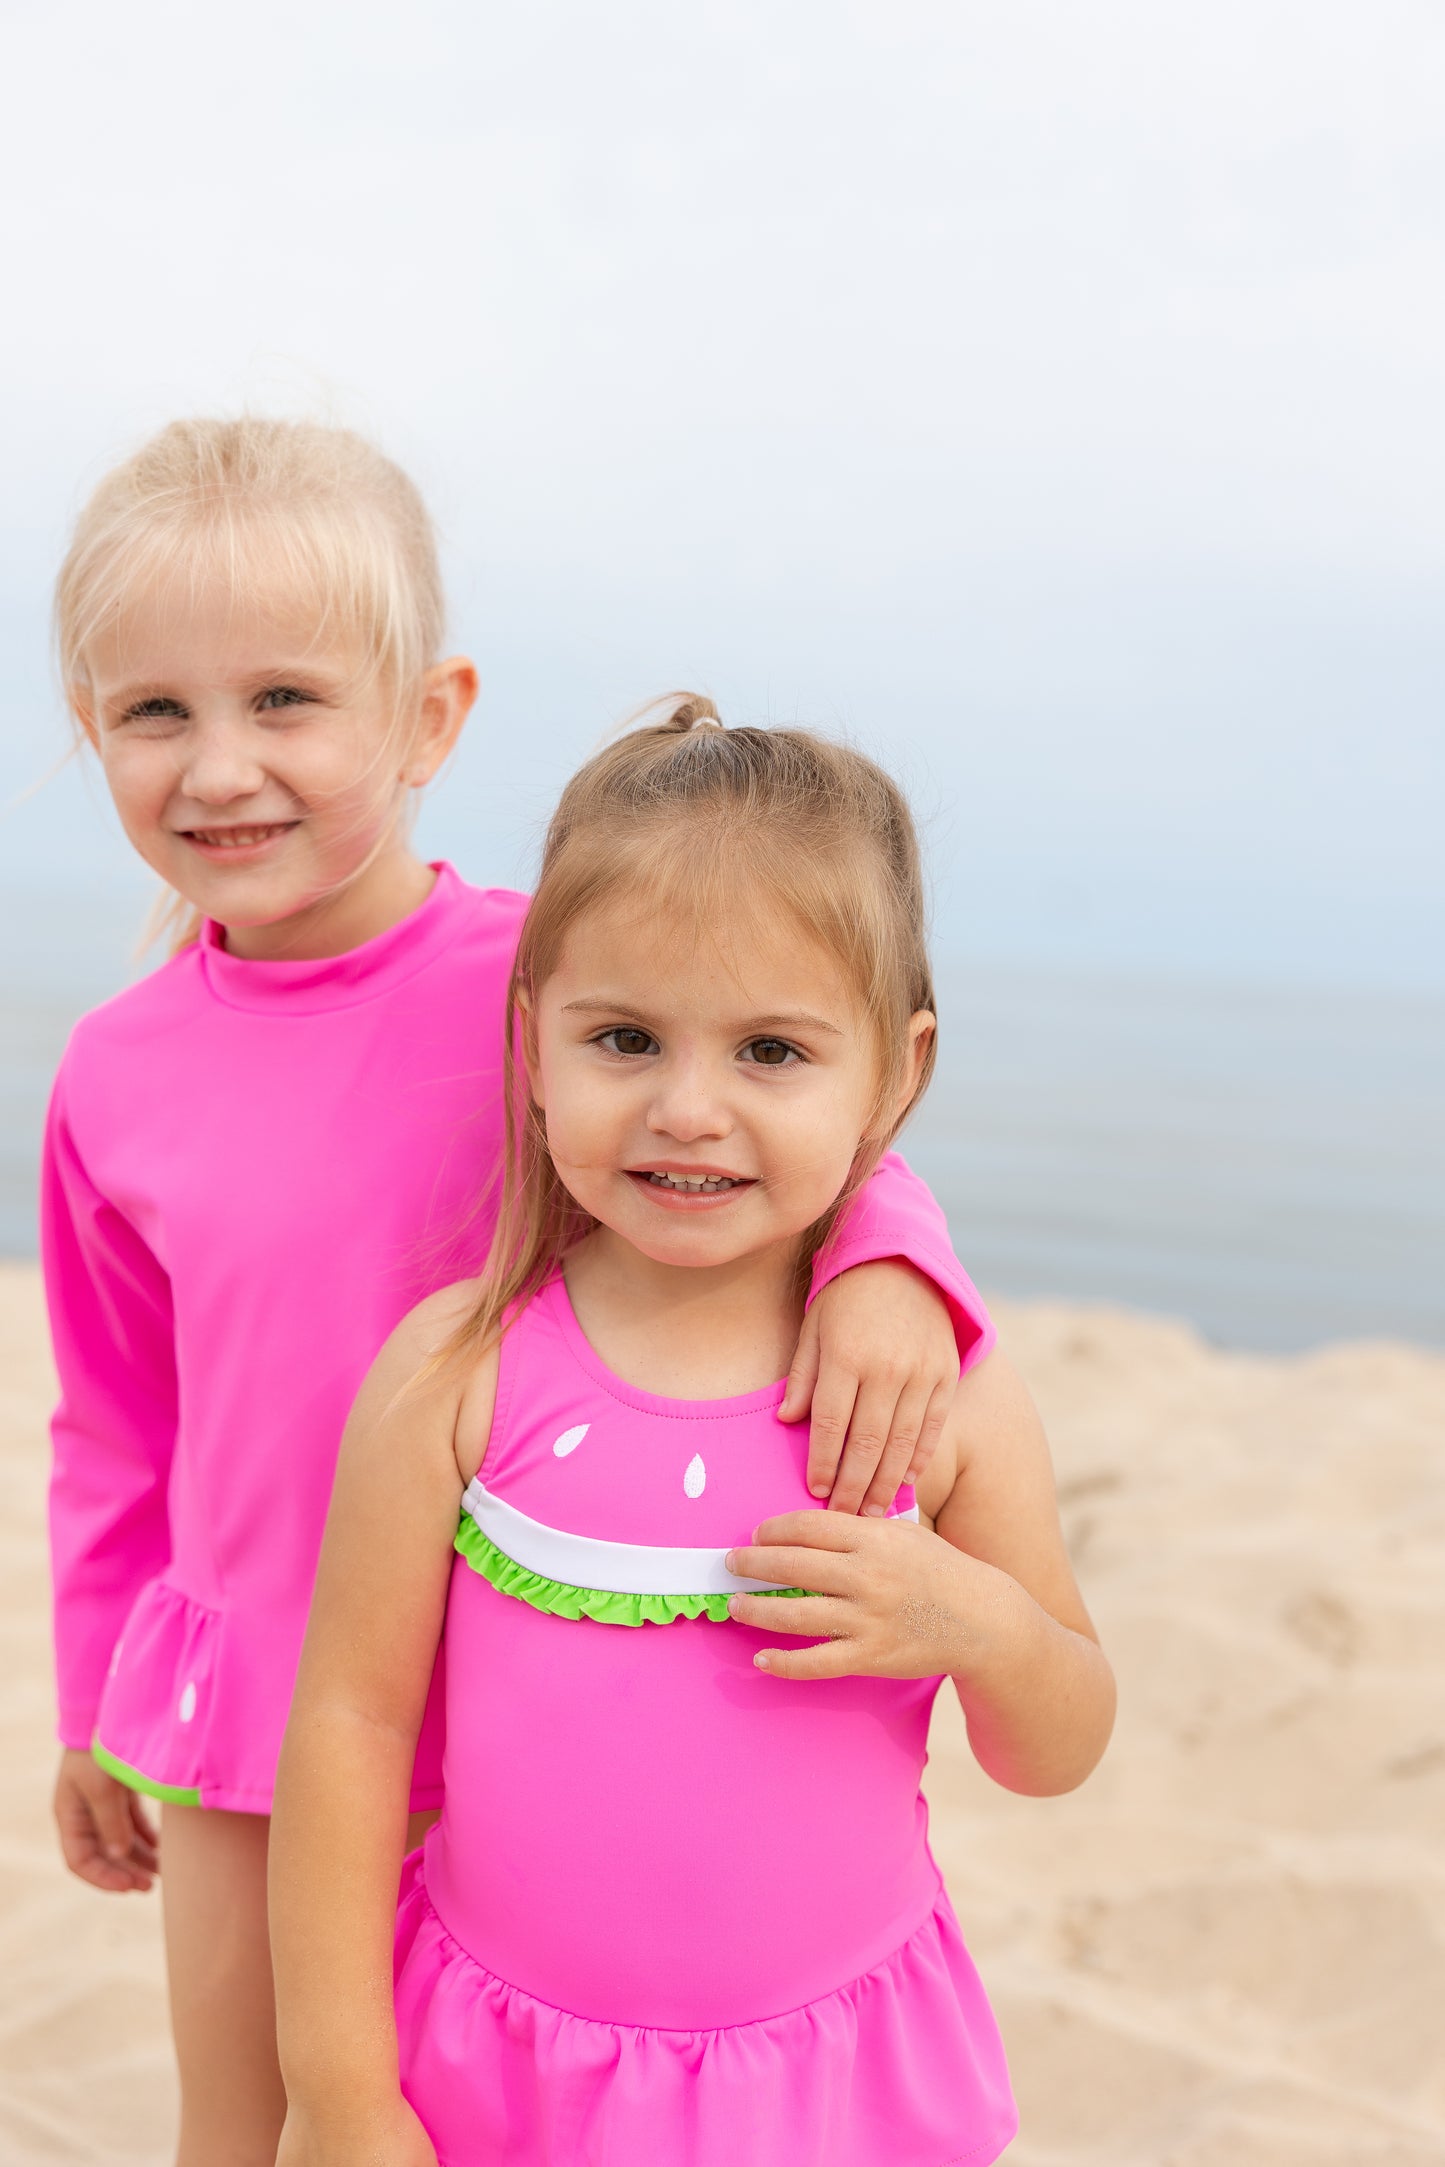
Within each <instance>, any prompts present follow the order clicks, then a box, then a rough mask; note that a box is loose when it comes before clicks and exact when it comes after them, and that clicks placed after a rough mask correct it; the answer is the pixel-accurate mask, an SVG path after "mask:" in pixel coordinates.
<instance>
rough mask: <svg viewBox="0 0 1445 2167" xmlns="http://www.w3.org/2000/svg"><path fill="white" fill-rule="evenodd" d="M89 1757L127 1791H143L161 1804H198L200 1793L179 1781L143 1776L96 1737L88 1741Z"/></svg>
mask: <svg viewBox="0 0 1445 2167" xmlns="http://www.w3.org/2000/svg"><path fill="white" fill-rule="evenodd" d="M90 1757H91V1759H92V1760H93V1761H94V1762H95V1763H96V1765H97V1767H99V1768H103V1769H104V1770H105V1772H106V1774H107V1775H108V1776H114V1777H115V1780H116V1782H117V1783H123V1784H124V1785H125V1787H126V1789H127V1790H129V1791H144V1793H145V1795H146V1797H147V1798H158V1799H159V1800H160V1801H161V1804H162V1805H163V1806H199V1804H200V1803H201V1794H200V1792H199V1791H198V1790H192V1789H190V1788H189V1787H188V1786H187V1785H185V1784H181V1783H157V1782H156V1779H155V1777H154V1776H144V1775H142V1774H141V1772H140V1770H139V1769H138V1768H132V1767H131V1765H130V1763H129V1761H123V1760H121V1759H120V1757H119V1756H118V1755H117V1754H114V1753H112V1752H111V1750H110V1748H109V1747H108V1746H103V1745H102V1744H101V1742H100V1740H99V1739H98V1738H93V1739H92V1740H91V1742H90Z"/></svg>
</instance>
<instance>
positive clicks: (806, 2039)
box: [398, 1280, 1013, 2167]
mask: <svg viewBox="0 0 1445 2167" xmlns="http://www.w3.org/2000/svg"><path fill="white" fill-rule="evenodd" d="M781 1397H782V1387H781V1386H780V1385H779V1386H770V1387H769V1388H767V1389H766V1390H764V1391H761V1392H754V1393H750V1394H747V1395H745V1396H743V1397H740V1398H736V1399H729V1400H719V1401H712V1402H697V1401H679V1400H668V1399H661V1398H658V1397H656V1396H655V1395H653V1394H650V1393H646V1392H642V1391H639V1390H637V1389H636V1388H635V1387H633V1386H631V1385H629V1384H627V1383H625V1382H624V1381H623V1380H622V1379H620V1378H618V1377H616V1376H614V1375H613V1374H612V1372H611V1371H609V1370H608V1369H607V1368H606V1366H605V1365H604V1364H603V1363H602V1362H601V1361H600V1360H599V1359H598V1357H597V1355H596V1354H595V1353H594V1351H593V1350H592V1348H591V1347H590V1346H589V1345H588V1343H587V1341H586V1340H585V1338H584V1337H583V1335H582V1333H581V1331H580V1330H579V1328H578V1326H577V1323H576V1320H575V1318H574V1316H573V1314H572V1311H571V1306H570V1303H569V1302H568V1300H567V1296H566V1292H565V1289H564V1288H563V1286H562V1284H561V1282H560V1280H559V1281H554V1282H553V1283H552V1285H551V1286H550V1287H548V1288H547V1289H545V1290H544V1292H543V1293H542V1294H541V1295H540V1296H539V1297H538V1299H537V1301H536V1302H535V1303H533V1304H532V1305H531V1307H530V1308H529V1309H528V1310H527V1311H525V1312H524V1313H523V1315H522V1316H521V1317H520V1318H519V1319H518V1321H517V1322H516V1323H515V1324H514V1325H513V1327H512V1329H511V1330H510V1332H509V1333H508V1335H507V1338H506V1339H505V1341H504V1343H503V1359H502V1372H501V1378H500V1382H499V1390H498V1400H497V1411H496V1415H495V1417H494V1421H493V1426H492V1439H491V1442H490V1444H489V1446H488V1449H487V1456H486V1459H485V1461H484V1463H483V1467H482V1473H481V1480H482V1482H483V1484H484V1485H485V1487H486V1488H487V1490H488V1491H490V1492H491V1493H492V1494H493V1495H494V1496H497V1497H500V1498H502V1499H504V1500H505V1501H506V1502H507V1503H508V1504H509V1505H512V1506H514V1507H516V1508H517V1509H518V1510H520V1511H522V1512H524V1513H526V1514H527V1515H528V1516H529V1517H530V1518H531V1519H533V1520H540V1521H543V1522H545V1523H546V1524H547V1525H548V1526H551V1527H555V1528H561V1529H565V1530H567V1531H568V1532H570V1533H573V1534H577V1535H586V1536H591V1537H593V1538H596V1539H602V1540H606V1541H611V1542H631V1543H645V1544H653V1545H657V1544H662V1545H666V1546H669V1547H672V1546H682V1547H688V1548H692V1547H707V1548H712V1547H724V1546H726V1545H729V1544H731V1543H735V1542H740V1541H743V1540H745V1539H746V1538H747V1537H748V1536H749V1534H750V1533H751V1530H752V1529H753V1528H754V1527H755V1526H756V1524H757V1522H758V1521H759V1520H760V1519H762V1518H764V1517H766V1516H767V1515H768V1514H770V1513H774V1512H787V1511H793V1510H798V1509H803V1510H807V1509H815V1508H814V1507H813V1503H812V1500H811V1499H810V1498H809V1496H808V1492H807V1488H806V1482H805V1474H806V1467H807V1438H806V1435H805V1434H804V1433H803V1432H801V1431H800V1430H799V1429H797V1428H796V1427H790V1426H788V1425H785V1424H783V1423H781V1422H780V1421H779V1420H778V1419H777V1412H776V1410H777V1407H778V1405H779V1403H780V1400H781ZM584 1425H585V1431H584V1434H583V1435H582V1437H581V1440H580V1442H576V1443H573V1442H571V1440H572V1439H573V1438H575V1436H576V1432H577V1431H578V1430H579V1429H580V1428H582V1427H583V1426H584ZM562 1438H566V1439H568V1442H569V1449H568V1450H567V1451H566V1452H565V1453H563V1454H561V1455H559V1454H558V1453H557V1452H556V1451H555V1449H554V1447H555V1444H556V1442H557V1440H558V1439H562ZM689 1470H691V1479H690V1480H689V1481H686V1482H685V1480H684V1477H685V1476H686V1475H688V1473H689ZM899 1502H900V1509H901V1508H902V1507H903V1506H906V1505H907V1504H908V1503H909V1502H910V1499H909V1498H908V1496H907V1494H906V1493H905V1494H904V1495H903V1496H902V1497H901V1498H900V1501H899ZM678 1592H685V1591H684V1590H679V1591H678ZM766 1640H767V1636H766V1635H765V1634H760V1633H757V1632H755V1631H752V1630H751V1629H748V1628H745V1627H743V1626H740V1625H735V1624H733V1623H732V1622H730V1621H721V1622H714V1621H712V1620H709V1619H706V1618H701V1619H686V1618H684V1619H677V1620H674V1621H673V1622H671V1623H669V1624H646V1625H642V1626H637V1627H632V1626H624V1625H603V1624H598V1623H595V1622H594V1621H593V1620H591V1619H587V1618H583V1619H568V1618H564V1617H558V1616H553V1615H550V1614H547V1613H544V1612H542V1611H539V1610H536V1609H534V1608H533V1607H531V1606H530V1605H529V1604H527V1603H525V1602H523V1601H520V1600H517V1599H515V1598H513V1597H511V1596H507V1595H504V1594H501V1593H499V1592H498V1591H497V1590H496V1589H495V1588H493V1587H492V1586H491V1585H490V1583H489V1582H488V1581H487V1580H485V1579H484V1578H483V1577H482V1576H481V1575H480V1574H479V1573H477V1572H476V1571H475V1570H474V1569H473V1567H472V1566H471V1565H470V1564H469V1563H468V1562H467V1560H466V1559H465V1558H462V1557H459V1558H458V1559H457V1561H456V1563H455V1565H454V1568H453V1573H452V1585H451V1593H450V1598H449V1602H448V1609H447V1620H446V1634H445V1650H446V1676H447V1750H446V1799H445V1804H444V1806H443V1810H442V1818H441V1821H440V1823H439V1824H438V1826H437V1828H436V1829H435V1830H434V1831H433V1833H432V1835H431V1837H430V1838H429V1840H428V1843H427V1846H426V1850H425V1853H424V1865H423V1867H422V1868H421V1869H420V1872H419V1879H418V1885H417V1886H416V1887H415V1888H414V1889H413V1891H412V1894H411V1896H410V1897H409V1898H408V1901H407V1904H406V1906H404V1908H403V1915H402V1925H401V1940H400V1944H399V1958H398V1961H399V1972H398V1993H399V2008H400V2010H401V2012H402V2076H403V2083H404V2085H405V2088H406V2090H407V2093H408V2096H409V2097H410V2098H411V2099H412V2101H413V2103H414V2104H415V2106H416V2107H417V2111H418V2112H419V2113H420V2115H421V2117H422V2120H423V2121H424V2122H425V2123H426V2124H427V2126H428V2128H429V2129H430V2130H431V2132H432V2134H433V2138H434V2141H436V2142H437V2144H438V2147H439V2149H440V2151H441V2153H442V2156H443V2158H444V2159H446V2160H453V2159H454V2160H456V2161H458V2162H460V2161H462V2160H471V2159H476V2160H486V2161H488V2162H491V2161H492V2160H494V2159H495V2160H508V2161H512V2160H515V2161H516V2162H517V2163H518V2167H522V2163H524V2162H525V2163H526V2167H572V2163H573V2162H575V2161H582V2160H585V2161H587V2162H588V2163H589V2167H592V2163H594V2162H596V2163H598V2167H600V2163H602V2162H610V2161H612V2160H617V2161H622V2160H624V2159H626V2160H629V2161H635V2160H637V2159H639V2158H648V2157H652V2158H656V2159H659V2160H666V2161H669V2162H674V2161H675V2162H677V2163H678V2167H682V2163H684V2162H685V2163H686V2167H702V2163H704V2162H708V2163H710V2162H712V2161H714V2160H718V2161H721V2159H722V2158H723V2157H724V2156H725V2155H727V2156H729V2157H731V2158H736V2157H738V2156H739V2153H738V2150H737V2130H736V2117H737V2113H738V2108H739V2095H738V2094H737V2093H736V2091H735V2089H734V2087H735V2086H736V2084H737V2083H738V2081H739V2080H740V2078H742V2077H743V2076H744V2075H746V2076H747V2080H748V2083H749V2084H750V2085H751V2086H752V2088H753V2090H752V2092H751V2093H750V2094H749V2095H748V2097H749V2101H750V2111H751V2103H752V2102H754V2101H755V2102H756V2106H757V2113H758V2127H757V2133H756V2136H755V2138H754V2140H753V2141H752V2142H750V2144H749V2146H748V2148H747V2150H746V2152H745V2154H744V2155H742V2156H745V2157H746V2158H747V2160H748V2162H749V2167H795V2163H796V2162H797V2161H799V2160H800V2159H803V2160H807V2159H815V2158H816V2159H817V2160H818V2161H820V2162H822V2161H824V2160H826V2161H827V2162H828V2167H841V2163H846V2162H851V2161H855V2160H856V2161H857V2162H859V2163H860V2167H861V2163H862V2162H864V2161H867V2162H869V2163H870V2167H884V2163H885V2162H886V2163H887V2167H914V2163H916V2167H940V2163H941V2162H943V2161H946V2160H954V2159H962V2158H977V2159H985V2158H992V2157H994V2156H995V2154H996V2152H997V2151H998V2150H999V2149H1001V2148H1002V2146H1003V2144H1004V2143H1005V2142H1006V2141H1007V2138H1008V2136H1009V2135H1010V2134H1011V2132H1012V2126H1013V2125H1012V2119H1011V2113H1012V2110H1011V2106H1010V2101H1009V2089H1008V2076H1007V2071H1006V2068H1005V2064H1004V2059H1003V2050H1002V2047H1001V2045H1000V2042H999V2038H998V2033H997V2030H996V2028H995V2026H994V2022H993V2018H992V2016H991V2014H990V2012H989V2009H988V2005H987V2002H986V2000H985V1999H984V1996H983V1992H982V1989H981V1988H980V1986H979V1984H978V1981H977V1978H976V1977H975V1975H974V1973H973V1970H972V1967H971V1966H970V1965H969V1964H968V1961H967V1958H966V1957H965V1956H964V1955H963V1951H962V1948H961V1945H959V1943H958V1939H957V1928H956V1926H955V1924H954V1922H953V1919H952V1914H951V1913H950V1912H949V1909H948V1903H947V1899H946V1897H945V1896H944V1895H943V1893H942V1889H941V1885H940V1881H939V1876H938V1870H937V1867H936V1866H935V1865H934V1862H933V1859H932V1856H931V1854H930V1852H929V1849H928V1839H927V1808H926V1806H925V1804H924V1801H923V1799H922V1796H921V1794H920V1791H919V1779H920V1776H921V1773H922V1769H923V1763H924V1758H925V1748H926V1743H927V1735H928V1720H929V1714H930V1711H931V1709H932V1705H933V1700H934V1697H935V1694H936V1692H937V1689H938V1684H939V1681H938V1679H937V1678H927V1679H903V1680H897V1679H884V1678H844V1679H837V1680H829V1681H826V1682H812V1683H804V1682H791V1681H786V1680H781V1679H777V1678H769V1677H767V1676H765V1675H764V1674H763V1673H762V1672H760V1671H758V1670H757V1669H756V1668H755V1667H754V1665H753V1662H752V1657H753V1654H754V1652H755V1650H756V1649H757V1648H758V1647H760V1646H763V1645H765V1644H766ZM423 1883H424V1888H423V1887H422V1886H421V1884H423ZM875 2016H876V2017H877V2019H878V2022H877V2024H876V2026H875V2023H874V2018H875ZM795 2058H796V2059H795ZM469 2130H470V2131H472V2132H473V2135H472V2136H471V2137H470V2138H467V2137H466V2136H465V2133H466V2132H467V2131H469ZM482 2131H485V2132H486V2137H485V2140H483V2138H482V2137H481V2135H480V2134H479V2133H480V2132H482ZM885 2131H886V2132H888V2133H889V2139H888V2143H887V2144H886V2145H885V2144H884V2142H883V2133H884V2132H885ZM468 2146H470V2149H468V2148H467V2147H468ZM819 2146H821V2147H822V2149H818V2147H819ZM729 2147H731V2150H729ZM829 2147H831V2149H829ZM990 2148H992V2149H990Z"/></svg>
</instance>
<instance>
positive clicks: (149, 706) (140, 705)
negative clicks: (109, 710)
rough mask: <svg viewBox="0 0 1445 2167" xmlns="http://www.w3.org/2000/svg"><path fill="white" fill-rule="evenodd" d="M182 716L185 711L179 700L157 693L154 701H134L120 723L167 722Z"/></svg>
mask: <svg viewBox="0 0 1445 2167" xmlns="http://www.w3.org/2000/svg"><path fill="white" fill-rule="evenodd" d="M184 714H185V709H184V707H182V705H181V703H180V701H179V700H173V699H171V698H170V696H169V694H167V693H164V692H158V693H157V694H156V696H155V698H154V699H150V700H136V701H135V702H134V703H133V704H132V705H131V706H130V707H128V708H127V709H126V711H125V713H124V714H123V715H122V717H121V721H122V722H168V721H170V720H172V719H173V718H174V717H176V716H179V715H184Z"/></svg>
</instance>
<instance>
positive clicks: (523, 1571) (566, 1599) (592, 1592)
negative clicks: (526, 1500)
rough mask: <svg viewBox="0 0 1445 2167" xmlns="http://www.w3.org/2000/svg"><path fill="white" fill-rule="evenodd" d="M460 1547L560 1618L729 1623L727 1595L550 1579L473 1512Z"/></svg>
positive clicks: (479, 1566) (498, 1580) (504, 1584)
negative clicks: (512, 1554)
mask: <svg viewBox="0 0 1445 2167" xmlns="http://www.w3.org/2000/svg"><path fill="white" fill-rule="evenodd" d="M456 1548H457V1550H458V1551H459V1552H460V1554H461V1556H462V1557H464V1558H465V1559H466V1561H467V1563H468V1565H470V1566H471V1568H472V1571H473V1572H474V1573H480V1574H481V1576H482V1578H483V1580H488V1581H490V1582H491V1584H492V1586H493V1587H494V1588H495V1589H496V1590H497V1592H498V1594H499V1595H514V1596H515V1597H516V1599H517V1601H518V1602H519V1603H530V1604H531V1606H532V1608H533V1609H534V1610H545V1611H547V1612H548V1613H550V1615H551V1616H553V1617H556V1618H595V1619H596V1620H597V1622H598V1624H599V1625H671V1623H672V1621H673V1619H674V1618H711V1619H713V1620H714V1622H715V1623H716V1624H718V1625H725V1624H726V1623H727V1622H728V1599H727V1597H726V1596H725V1595H634V1594H630V1593H623V1592H621V1591H620V1590H618V1589H616V1588H576V1587H573V1586H572V1585H571V1584H570V1582H568V1581H566V1580H549V1579H548V1578H547V1576H546V1574H545V1573H534V1572H529V1570H528V1569H527V1567H526V1566H525V1565H519V1564H518V1563H517V1561H516V1559H515V1558H509V1557H508V1555H507V1553H506V1551H505V1550H499V1549H498V1548H497V1546H496V1544H495V1543H494V1542H493V1541H492V1538H491V1536H490V1535H486V1534H484V1533H483V1532H482V1530H481V1528H479V1527H478V1525H477V1523H476V1521H475V1520H474V1519H473V1518H472V1516H471V1514H470V1513H469V1512H464V1513H463V1514H462V1520H461V1525H460V1527H459V1528H458V1529H457V1535H456ZM755 1592H756V1593H757V1594H760V1595H763V1594H766V1595H802V1594H805V1593H806V1590H805V1589H803V1588H759V1589H757V1590H756V1591H755Z"/></svg>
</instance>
